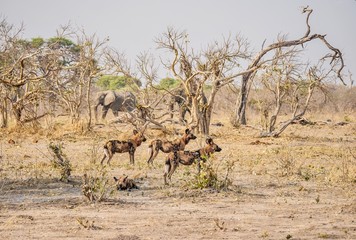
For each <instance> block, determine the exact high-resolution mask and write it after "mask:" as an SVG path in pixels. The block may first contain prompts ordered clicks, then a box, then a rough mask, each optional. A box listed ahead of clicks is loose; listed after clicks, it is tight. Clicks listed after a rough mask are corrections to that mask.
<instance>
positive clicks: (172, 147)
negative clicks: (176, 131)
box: [147, 129, 197, 164]
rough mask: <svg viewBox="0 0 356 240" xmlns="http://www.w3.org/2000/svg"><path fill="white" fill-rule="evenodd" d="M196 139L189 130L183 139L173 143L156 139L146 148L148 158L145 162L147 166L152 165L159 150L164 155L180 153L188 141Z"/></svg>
mask: <svg viewBox="0 0 356 240" xmlns="http://www.w3.org/2000/svg"><path fill="white" fill-rule="evenodd" d="M196 138H197V137H196V136H195V135H194V134H193V133H192V132H191V130H190V129H186V130H185V133H184V135H183V137H181V138H179V139H176V140H174V141H168V140H160V139H156V140H153V141H152V142H151V144H150V145H149V146H148V151H149V155H150V158H149V159H148V160H147V163H148V164H150V163H151V164H153V160H154V159H155V158H156V157H157V154H158V153H159V151H160V150H161V151H162V152H164V153H170V152H173V151H182V150H184V148H185V145H187V144H188V143H189V141H190V140H194V139H196Z"/></svg>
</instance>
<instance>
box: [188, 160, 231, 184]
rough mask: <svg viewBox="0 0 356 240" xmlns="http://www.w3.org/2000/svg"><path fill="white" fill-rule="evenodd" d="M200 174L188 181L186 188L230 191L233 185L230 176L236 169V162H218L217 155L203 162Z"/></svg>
mask: <svg viewBox="0 0 356 240" xmlns="http://www.w3.org/2000/svg"><path fill="white" fill-rule="evenodd" d="M200 164H201V171H200V174H196V175H195V176H194V178H192V179H187V180H186V183H185V186H186V187H189V188H193V189H204V188H212V189H214V190H228V188H229V186H231V185H232V180H231V178H230V174H231V172H232V170H233V168H234V165H235V161H234V160H229V161H224V160H223V159H222V160H219V161H216V159H215V155H212V156H211V157H210V158H209V159H204V160H202V161H201V163H200Z"/></svg>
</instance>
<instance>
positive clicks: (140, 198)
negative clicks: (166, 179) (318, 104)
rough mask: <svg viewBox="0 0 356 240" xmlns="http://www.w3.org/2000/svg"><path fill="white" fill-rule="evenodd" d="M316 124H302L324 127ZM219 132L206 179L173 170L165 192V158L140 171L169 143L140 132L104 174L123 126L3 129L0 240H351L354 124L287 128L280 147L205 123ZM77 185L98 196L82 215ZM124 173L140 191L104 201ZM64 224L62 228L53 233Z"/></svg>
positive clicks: (57, 122) (56, 123)
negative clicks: (105, 148) (61, 155)
mask: <svg viewBox="0 0 356 240" xmlns="http://www.w3.org/2000/svg"><path fill="white" fill-rule="evenodd" d="M324 117H325V116H319V117H317V116H312V117H310V118H311V119H312V120H313V121H321V120H323V121H324ZM334 119H336V117H334ZM340 119H343V116H341V117H340ZM217 121H219V122H221V123H223V124H224V126H220V127H218V126H213V127H212V128H211V136H212V137H213V138H214V141H215V142H216V143H217V144H218V145H219V146H220V147H221V148H222V149H223V150H222V152H220V153H216V154H215V155H214V157H213V158H212V159H211V160H209V161H208V162H207V163H206V168H205V174H206V175H205V177H204V178H201V179H198V178H197V176H196V171H197V170H196V168H195V167H194V166H190V167H186V166H179V167H178V169H177V171H176V173H175V174H174V175H173V177H172V185H171V186H169V187H165V186H164V185H163V168H164V159H165V154H163V153H160V154H159V155H158V157H157V160H156V161H155V164H154V166H153V167H149V166H148V165H147V163H146V161H147V158H148V153H147V146H148V144H149V142H150V140H151V139H153V138H156V137H167V138H175V137H176V136H175V135H170V136H169V135H166V136H164V135H163V134H162V135H161V133H159V132H158V131H157V130H152V129H148V130H147V132H146V137H147V138H148V141H147V142H145V143H144V144H143V145H142V146H140V147H139V148H138V149H137V152H136V162H135V164H136V165H135V166H132V165H130V164H129V156H128V154H127V153H124V154H115V156H114V158H113V161H112V165H111V166H105V167H104V168H102V167H101V166H99V162H100V158H101V157H102V152H101V151H102V149H101V148H102V144H103V143H104V142H105V141H106V140H108V139H116V138H117V139H125V137H127V136H128V135H129V134H130V133H131V131H132V128H131V127H130V126H127V125H124V124H119V125H110V124H107V125H97V126H95V128H94V131H93V132H83V131H81V130H80V129H81V128H80V127H79V130H78V128H77V126H74V127H73V126H71V125H70V124H67V123H66V121H65V118H61V119H50V121H48V124H47V125H46V124H44V125H41V126H42V127H41V128H39V129H36V130H34V129H22V130H21V131H19V130H16V129H14V128H11V129H10V130H7V131H5V130H2V132H1V136H2V138H1V142H0V156H1V157H0V178H1V181H0V191H1V192H2V194H1V197H0V208H1V209H2V210H1V214H0V231H1V232H2V235H3V237H6V238H10V239H11V238H15V236H16V238H26V239H31V238H41V237H42V238H43V237H44V236H47V238H48V237H50V238H53V239H56V238H59V237H58V236H61V237H62V238H66V237H67V238H88V237H94V238H100V239H103V238H105V239H108V238H115V237H117V238H119V237H120V236H121V237H122V236H126V237H127V239H130V237H132V239H163V238H166V239H181V238H183V237H185V238H187V239H221V238H224V237H225V238H229V239H247V238H265V239H284V238H288V236H289V238H291V239H316V238H330V237H333V238H340V239H353V238H355V235H356V233H355V231H354V227H353V226H352V224H353V223H354V222H352V221H354V219H353V218H354V214H355V213H356V205H355V200H356V195H355V192H354V189H355V185H356V159H355V155H356V145H355V144H356V124H355V122H353V121H354V120H352V119H351V121H350V123H349V124H347V125H344V126H338V125H335V124H334V123H336V122H337V121H334V120H333V122H332V123H330V124H329V123H328V124H324V125H321V124H316V125H312V126H301V125H292V126H291V127H290V128H288V129H287V130H286V132H285V133H284V134H282V136H281V137H279V138H263V139H260V138H258V137H257V136H258V135H259V130H258V129H255V128H253V127H249V126H246V127H240V128H238V129H236V128H232V127H231V126H230V124H229V119H228V117H226V118H221V117H220V116H219V118H217V117H216V118H214V119H213V121H212V122H213V123H214V122H217ZM177 127H178V130H183V128H184V127H181V126H177ZM173 128H174V127H173V126H172V129H173ZM172 132H173V130H172ZM10 139H12V140H13V141H14V143H9V140H10ZM54 140H55V141H59V142H61V143H63V145H64V147H65V153H66V156H67V157H68V159H70V162H71V166H72V172H71V176H70V177H69V183H60V182H59V181H58V180H59V178H58V172H57V170H56V169H54V168H53V166H52V165H51V163H50V161H49V158H50V153H49V150H48V148H47V146H48V144H49V143H50V142H51V141H54ZM202 142H204V139H203V138H201V139H198V140H197V141H193V142H192V143H189V145H188V146H187V149H189V150H196V149H198V148H200V147H201V145H202ZM84 174H87V177H88V178H90V179H92V180H93V181H92V182H93V183H95V184H94V185H93V186H94V187H93V186H92V187H93V188H92V189H91V191H94V189H97V190H95V191H97V195H96V197H95V198H96V199H100V200H102V201H101V202H100V203H96V204H94V205H91V204H89V203H88V201H87V200H86V198H85V197H84V196H83V194H82V189H81V187H82V186H83V181H82V180H81V179H82V176H83V175H84ZM123 174H126V175H129V176H130V177H131V176H132V177H133V178H135V179H136V180H137V181H138V185H139V187H140V189H139V190H135V191H132V192H117V191H113V192H112V190H113V189H114V182H113V180H112V179H113V176H120V175H123ZM209 174H210V175H209ZM208 175H209V176H210V177H211V178H210V177H209V178H206V176H208ZM94 180H98V181H94ZM202 180H204V181H205V182H204V181H202ZM89 182H90V180H88V183H89ZM84 185H85V184H84ZM94 202H97V201H94ZM20 215H21V216H30V217H31V218H29V217H19V216H20ZM48 215H51V218H48V217H47V216H48ZM53 216H55V217H53ZM63 219H66V220H65V221H66V222H68V223H69V224H67V225H63V224H62V223H63ZM197 225H199V226H200V227H199V228H196V227H195V226H197ZM53 226H57V228H56V229H54V228H53ZM286 229H288V231H287V232H286ZM93 230H95V236H93V235H92V234H91V232H92V231H93ZM56 234H57V235H56ZM119 239H120V238H119Z"/></svg>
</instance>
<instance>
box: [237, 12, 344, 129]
mask: <svg viewBox="0 0 356 240" xmlns="http://www.w3.org/2000/svg"><path fill="white" fill-rule="evenodd" d="M312 12H313V10H312V9H310V8H309V7H308V6H307V7H305V8H304V9H303V13H304V14H307V17H306V25H307V31H306V32H305V34H304V36H302V37H301V38H299V39H295V40H289V41H287V40H283V41H278V42H276V43H272V44H270V45H269V46H267V47H263V48H262V50H261V51H260V52H259V53H257V54H256V55H255V57H254V58H253V59H252V61H251V63H250V64H249V65H248V67H247V69H246V73H244V74H243V75H242V83H241V91H240V95H239V97H238V99H237V101H236V107H235V114H234V118H233V124H234V125H239V124H243V125H245V124H246V123H247V121H246V106H247V101H248V94H249V86H250V84H251V82H252V81H253V79H254V76H255V75H256V72H257V71H258V70H259V69H261V68H262V67H263V66H264V64H265V63H266V62H268V61H270V59H266V58H265V56H266V55H267V54H268V53H270V52H271V51H274V50H275V49H280V48H291V47H299V48H304V44H305V43H308V42H311V41H316V40H319V41H320V42H321V44H323V45H325V46H326V47H327V48H328V49H329V51H330V52H329V53H327V54H326V55H325V56H323V57H322V58H321V59H330V64H332V66H333V67H334V69H333V70H334V72H335V73H336V75H337V77H338V78H339V79H340V80H341V81H342V82H343V84H345V83H344V81H343V77H342V74H341V73H342V70H343V68H344V60H343V58H342V53H341V51H340V50H339V49H337V48H335V47H333V46H332V45H331V44H330V43H329V42H328V41H327V40H326V35H325V34H318V33H315V34H311V27H310V24H309V17H310V15H311V14H312Z"/></svg>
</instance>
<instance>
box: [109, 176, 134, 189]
mask: <svg viewBox="0 0 356 240" xmlns="http://www.w3.org/2000/svg"><path fill="white" fill-rule="evenodd" d="M114 180H115V182H116V187H117V190H131V189H138V186H137V185H136V183H135V181H134V180H133V179H131V178H128V176H122V177H119V178H116V177H114Z"/></svg>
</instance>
